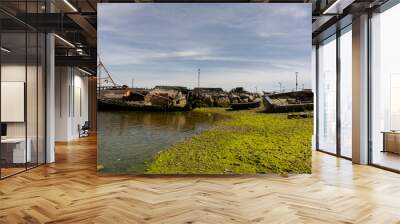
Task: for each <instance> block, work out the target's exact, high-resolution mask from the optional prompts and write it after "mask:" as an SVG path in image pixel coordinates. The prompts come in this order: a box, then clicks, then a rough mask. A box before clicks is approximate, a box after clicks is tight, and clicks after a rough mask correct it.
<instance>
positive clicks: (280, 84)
mask: <svg viewBox="0 0 400 224" xmlns="http://www.w3.org/2000/svg"><path fill="white" fill-rule="evenodd" d="M278 83H279V92H280V93H281V92H282V83H281V82H278Z"/></svg>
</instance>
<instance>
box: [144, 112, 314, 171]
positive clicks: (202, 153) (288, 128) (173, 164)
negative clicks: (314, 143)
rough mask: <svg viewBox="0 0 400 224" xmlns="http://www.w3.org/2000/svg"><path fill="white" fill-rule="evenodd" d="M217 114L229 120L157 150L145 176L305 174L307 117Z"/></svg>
mask: <svg viewBox="0 0 400 224" xmlns="http://www.w3.org/2000/svg"><path fill="white" fill-rule="evenodd" d="M196 111H198V112H203V113H220V114H223V115H226V116H229V117H230V119H227V120H223V121H220V122H217V123H216V124H215V127H213V128H212V129H210V130H208V131H205V132H203V133H201V134H198V135H195V136H193V137H191V138H189V139H186V140H185V141H183V142H180V143H178V144H175V145H173V146H172V147H170V148H167V149H165V150H163V151H160V152H159V153H158V154H157V155H156V156H155V157H154V159H153V162H151V163H149V164H147V170H146V172H145V173H148V174H226V173H235V174H236V173H237V174H242V173H247V174H248V173H278V174H288V173H311V135H312V125H313V124H312V123H313V121H312V118H306V119H287V114H286V113H285V114H266V113H258V112H257V111H255V110H248V111H226V110H224V109H221V108H200V109H196Z"/></svg>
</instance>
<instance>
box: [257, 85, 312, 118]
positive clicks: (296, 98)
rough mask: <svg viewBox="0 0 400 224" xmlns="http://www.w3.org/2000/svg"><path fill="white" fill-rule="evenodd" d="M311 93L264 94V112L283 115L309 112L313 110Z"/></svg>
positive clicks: (308, 91) (306, 91)
mask: <svg viewBox="0 0 400 224" xmlns="http://www.w3.org/2000/svg"><path fill="white" fill-rule="evenodd" d="M313 97H314V96H313V92H312V91H311V90H301V91H293V92H286V93H274V94H264V96H263V102H264V106H265V112H268V113H285V112H300V111H310V110H313V108H314V103H313Z"/></svg>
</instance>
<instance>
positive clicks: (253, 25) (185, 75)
mask: <svg viewBox="0 0 400 224" xmlns="http://www.w3.org/2000/svg"><path fill="white" fill-rule="evenodd" d="M310 7H311V6H310V5H309V4H254V3H253V4H243V3H242V4H137V3H136V4H127V3H125V4H124V3H119V4H110V3H105V4H99V7H98V8H99V12H98V13H99V16H98V53H99V56H100V58H101V60H102V61H103V63H104V64H105V65H106V66H107V68H108V69H109V71H110V72H111V74H112V76H113V78H114V80H115V81H116V82H118V83H119V84H127V85H129V86H130V85H131V80H132V79H134V80H135V81H134V85H135V87H153V86H155V85H180V86H187V87H190V88H193V87H195V86H197V70H198V69H199V68H200V69H201V79H200V86H201V87H222V88H224V89H226V90H229V89H231V88H233V87H238V86H242V87H245V88H246V89H248V90H251V91H254V90H255V89H256V88H257V90H258V91H261V90H264V91H269V90H279V82H281V83H282V85H283V86H284V87H285V89H286V90H289V89H293V88H294V87H295V72H298V73H299V83H300V84H299V85H300V87H301V86H302V85H303V84H304V85H305V87H306V88H310V87H311V75H310V71H311V8H310Z"/></svg>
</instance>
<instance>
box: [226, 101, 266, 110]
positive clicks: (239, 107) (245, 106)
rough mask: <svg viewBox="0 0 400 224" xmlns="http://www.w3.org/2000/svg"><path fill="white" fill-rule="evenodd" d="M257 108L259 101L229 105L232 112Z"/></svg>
mask: <svg viewBox="0 0 400 224" xmlns="http://www.w3.org/2000/svg"><path fill="white" fill-rule="evenodd" d="M259 106H260V101H253V102H243V103H232V104H231V108H232V110H246V109H252V108H257V107H259Z"/></svg>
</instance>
